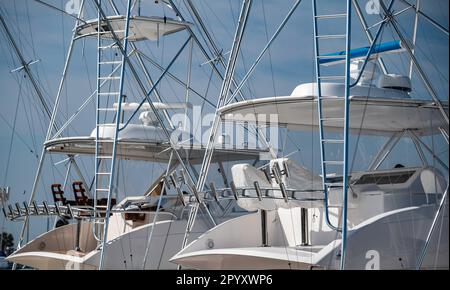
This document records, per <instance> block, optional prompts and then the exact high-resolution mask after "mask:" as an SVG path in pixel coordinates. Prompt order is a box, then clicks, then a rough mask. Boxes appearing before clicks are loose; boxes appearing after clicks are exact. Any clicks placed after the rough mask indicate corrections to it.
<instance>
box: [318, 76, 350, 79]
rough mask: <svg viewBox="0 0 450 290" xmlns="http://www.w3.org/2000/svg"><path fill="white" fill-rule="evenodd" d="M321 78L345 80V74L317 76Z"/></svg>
mask: <svg viewBox="0 0 450 290" xmlns="http://www.w3.org/2000/svg"><path fill="white" fill-rule="evenodd" d="M318 78H319V79H321V80H345V76H319V77H318Z"/></svg>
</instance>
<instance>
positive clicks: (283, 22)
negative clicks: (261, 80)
mask: <svg viewBox="0 0 450 290" xmlns="http://www.w3.org/2000/svg"><path fill="white" fill-rule="evenodd" d="M301 2H302V0H296V2H295V3H294V5H292V8H291V9H290V10H289V12H288V13H287V15H286V16H285V18H284V19H283V21H282V22H281V24H280V25H279V26H278V28H277V30H276V31H275V33H274V34H273V35H272V37H271V38H270V39H269V41H268V42H267V44H266V45H265V46H264V48H263V49H262V51H261V52H260V53H259V55H258V57H257V58H256V60H255V61H254V62H253V64H252V66H251V67H250V68H249V70H248V71H247V73H246V74H245V76H244V78H243V79H242V81H241V82H240V83H239V85H238V86H237V88H236V90H235V91H234V93H233V94H232V95H231V97H230V98H229V100H228V101H226V102H225V104H228V103H229V102H230V101H231V100H232V99H234V98H235V97H236V94H237V93H239V92H240V91H241V89H242V87H243V86H244V84H245V82H246V81H247V80H248V78H249V77H250V75H251V74H252V73H253V71H254V70H255V68H256V66H257V65H258V64H259V62H260V61H261V58H262V57H263V56H264V54H265V53H266V51H267V50H268V49H269V47H270V45H271V44H272V43H273V41H274V40H275V39H276V38H277V36H278V35H279V34H280V32H281V30H283V28H284V26H285V25H286V23H287V22H288V20H289V19H290V18H291V16H292V14H293V13H294V11H295V10H296V9H297V7H298V5H299V4H300V3H301Z"/></svg>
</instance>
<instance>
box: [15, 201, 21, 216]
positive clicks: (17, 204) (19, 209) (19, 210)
mask: <svg viewBox="0 0 450 290" xmlns="http://www.w3.org/2000/svg"><path fill="white" fill-rule="evenodd" d="M16 209H17V214H18V216H19V217H20V216H22V209H21V208H20V204H19V203H18V202H16Z"/></svg>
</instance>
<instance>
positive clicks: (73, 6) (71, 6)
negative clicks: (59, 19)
mask: <svg viewBox="0 0 450 290" xmlns="http://www.w3.org/2000/svg"><path fill="white" fill-rule="evenodd" d="M80 9H81V0H69V1H67V3H66V6H65V7H64V11H66V12H67V13H68V14H78V13H79V12H80Z"/></svg>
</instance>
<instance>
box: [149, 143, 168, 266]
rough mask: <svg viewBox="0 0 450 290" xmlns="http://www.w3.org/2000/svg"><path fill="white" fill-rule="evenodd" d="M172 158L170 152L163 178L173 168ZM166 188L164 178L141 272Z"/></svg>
mask: <svg viewBox="0 0 450 290" xmlns="http://www.w3.org/2000/svg"><path fill="white" fill-rule="evenodd" d="M172 157H173V151H172V152H170V157H169V162H168V164H167V169H166V174H165V176H168V175H169V174H170V171H171V168H172V167H173V166H171V165H172ZM174 166H175V167H176V166H177V164H174ZM166 186H167V185H166V178H164V179H163V186H162V189H161V194H160V195H159V198H158V204H157V206H156V212H155V215H154V217H153V222H152V224H153V226H152V229H151V230H150V233H149V235H148V238H147V247H146V248H145V254H144V259H143V260H142V270H145V265H146V264H147V258H148V252H149V250H150V243H151V240H152V237H153V232H154V229H155V227H156V225H155V223H156V219H157V217H158V213H159V211H160V209H161V201H162V196H163V191H164V189H165V187H166ZM167 235H169V232H167ZM163 250H164V249H163Z"/></svg>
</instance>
